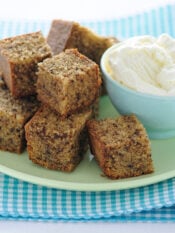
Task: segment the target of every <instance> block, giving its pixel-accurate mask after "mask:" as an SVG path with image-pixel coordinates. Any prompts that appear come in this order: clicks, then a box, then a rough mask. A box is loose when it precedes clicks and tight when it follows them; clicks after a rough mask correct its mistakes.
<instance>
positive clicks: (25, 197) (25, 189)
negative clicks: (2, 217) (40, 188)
mask: <svg viewBox="0 0 175 233" xmlns="http://www.w3.org/2000/svg"><path fill="white" fill-rule="evenodd" d="M21 193H22V207H23V215H24V216H29V209H30V199H29V197H30V195H29V184H28V183H27V182H23V184H22V190H21Z"/></svg>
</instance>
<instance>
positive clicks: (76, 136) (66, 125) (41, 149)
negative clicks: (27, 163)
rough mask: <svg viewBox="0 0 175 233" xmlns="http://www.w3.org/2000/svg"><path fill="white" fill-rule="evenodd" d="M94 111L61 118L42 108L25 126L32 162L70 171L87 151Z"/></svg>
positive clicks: (45, 107) (48, 109) (46, 107)
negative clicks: (87, 125) (88, 122)
mask: <svg viewBox="0 0 175 233" xmlns="http://www.w3.org/2000/svg"><path fill="white" fill-rule="evenodd" d="M91 114H92V111H91V110H88V111H85V112H83V113H79V114H74V115H71V116H70V117H68V118H65V119H63V118H61V117H60V116H59V115H58V114H57V113H56V112H54V111H52V110H51V109H50V108H48V106H42V107H41V108H40V109H39V110H38V112H37V113H36V114H35V115H34V117H33V118H32V119H31V120H30V121H29V122H28V123H27V124H26V126H25V130H26V139H27V151H28V154H29V158H30V159H31V160H32V162H34V163H36V164H39V165H41V166H43V167H45V168H49V169H54V170H60V171H66V172H70V171H72V170H73V169H75V167H76V166H77V165H78V163H79V162H80V161H81V159H82V157H83V153H84V152H85V150H86V149H87V131H86V127H85V125H86V121H87V120H88V119H90V117H91Z"/></svg>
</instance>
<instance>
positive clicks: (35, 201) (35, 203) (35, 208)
mask: <svg viewBox="0 0 175 233" xmlns="http://www.w3.org/2000/svg"><path fill="white" fill-rule="evenodd" d="M31 188H32V197H31V201H32V203H31V204H32V206H31V211H32V215H33V216H34V217H39V214H38V200H39V199H40V198H41V196H40V195H39V194H38V188H39V187H38V186H37V185H32V186H31Z"/></svg>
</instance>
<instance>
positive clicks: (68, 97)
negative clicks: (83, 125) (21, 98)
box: [37, 49, 101, 117]
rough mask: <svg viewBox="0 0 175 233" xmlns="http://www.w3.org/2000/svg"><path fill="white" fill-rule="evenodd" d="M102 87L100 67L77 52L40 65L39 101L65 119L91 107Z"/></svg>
mask: <svg viewBox="0 0 175 233" xmlns="http://www.w3.org/2000/svg"><path fill="white" fill-rule="evenodd" d="M100 85H101V76H100V72H99V67H98V65H97V64H96V63H95V62H93V61H91V60H90V59H88V58H87V57H86V56H84V55H82V54H81V53H79V52H78V50H77V49H68V50H66V51H65V52H62V53H60V54H58V55H55V56H53V57H52V58H48V59H46V60H44V61H43V62H42V63H39V68H38V80H37V93H38V98H39V100H41V101H42V102H43V103H45V104H47V105H48V106H50V108H52V109H53V110H55V111H56V112H58V113H59V114H60V115H62V116H64V117H66V116H68V115H70V114H72V113H75V112H77V111H81V110H83V109H85V108H86V107H89V106H90V105H92V104H93V103H94V102H95V101H96V100H97V98H98V96H99V89H100Z"/></svg>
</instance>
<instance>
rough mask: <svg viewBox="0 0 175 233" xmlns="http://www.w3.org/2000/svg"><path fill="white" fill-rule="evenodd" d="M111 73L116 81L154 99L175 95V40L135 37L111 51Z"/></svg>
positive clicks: (109, 69)
mask: <svg viewBox="0 0 175 233" xmlns="http://www.w3.org/2000/svg"><path fill="white" fill-rule="evenodd" d="M108 59H109V60H108V64H107V69H108V71H109V73H110V74H111V75H112V77H113V79H114V80H117V81H118V82H120V83H121V84H123V85H124V86H126V87H129V88H131V89H133V90H136V91H139V92H144V93H149V94H153V95H170V96H171V95H175V39H173V38H172V37H170V36H169V35H167V34H162V35H161V36H159V37H158V38H155V37H152V36H140V37H133V38H131V39H128V40H126V41H124V42H122V43H120V44H119V45H118V46H117V47H115V49H114V50H111V52H110V54H109V58H108Z"/></svg>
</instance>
